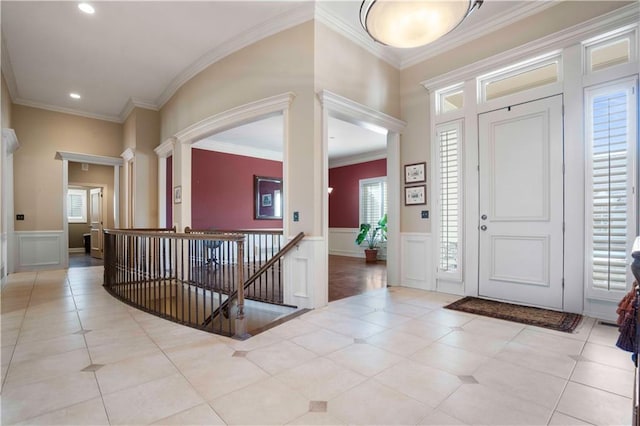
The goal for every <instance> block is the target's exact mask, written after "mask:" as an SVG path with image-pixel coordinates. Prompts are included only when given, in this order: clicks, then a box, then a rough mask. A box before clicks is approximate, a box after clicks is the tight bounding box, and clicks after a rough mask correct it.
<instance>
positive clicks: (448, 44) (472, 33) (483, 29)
mask: <svg viewBox="0 0 640 426" xmlns="http://www.w3.org/2000/svg"><path fill="white" fill-rule="evenodd" d="M557 4H558V3H557V1H553V0H543V1H530V2H525V4H524V5H523V6H521V7H518V8H517V9H515V10H509V11H506V12H502V13H499V14H496V15H494V16H493V17H492V18H491V21H490V22H489V23H488V24H487V23H484V22H483V23H479V24H477V25H475V26H473V27H467V28H464V29H462V28H461V29H460V31H459V32H457V31H454V32H453V33H450V34H447V35H446V36H445V37H442V38H441V39H439V40H438V41H436V42H434V43H431V44H430V45H428V46H427V47H424V48H421V49H419V50H418V51H416V52H415V53H413V54H411V55H408V56H407V57H406V58H405V59H404V60H402V62H401V64H400V67H399V68H400V69H405V68H408V67H410V66H412V65H415V64H418V63H420V62H423V61H426V60H427V59H430V58H433V57H435V56H438V55H440V54H442V53H444V52H447V51H449V50H452V49H454V48H456V47H458V46H462V45H463V44H465V43H468V42H470V41H473V40H475V39H477V38H480V37H483V36H485V35H487V34H490V33H492V32H494V31H497V30H499V29H501V28H504V27H506V26H508V25H511V24H513V23H515V22H518V21H520V20H522V19H524V18H527V17H529V16H532V15H535V14H537V13H540V12H542V11H544V10H546V9H549V8H550V7H553V6H556V5H557ZM481 7H482V6H481Z"/></svg>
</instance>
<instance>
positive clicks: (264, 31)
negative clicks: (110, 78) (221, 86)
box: [155, 2, 314, 108]
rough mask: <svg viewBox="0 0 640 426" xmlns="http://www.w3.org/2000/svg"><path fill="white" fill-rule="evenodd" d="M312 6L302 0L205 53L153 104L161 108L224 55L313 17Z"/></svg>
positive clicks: (174, 80) (172, 82) (310, 3)
mask: <svg viewBox="0 0 640 426" xmlns="http://www.w3.org/2000/svg"><path fill="white" fill-rule="evenodd" d="M313 7H314V2H303V4H302V5H301V6H300V7H298V8H296V9H294V10H289V11H286V12H284V13H282V14H281V15H279V16H276V17H274V18H272V19H269V20H268V21H267V22H264V23H262V24H260V25H258V26H256V27H254V28H252V29H249V30H247V31H245V32H243V33H242V34H241V35H239V36H238V37H235V38H233V39H230V40H227V41H226V42H225V43H223V44H222V45H221V46H219V47H217V48H215V49H213V50H211V51H210V52H208V53H206V54H205V55H204V56H202V57H201V58H200V59H198V60H197V61H195V62H194V63H193V64H191V65H190V66H189V67H187V68H186V69H185V70H184V71H182V72H181V73H180V74H179V75H178V76H177V77H176V78H174V79H173V81H171V83H169V85H168V86H167V88H166V89H165V90H164V91H163V92H162V94H161V95H160V96H159V97H158V99H156V102H155V104H156V105H159V106H160V108H162V107H163V106H164V104H165V103H167V101H169V99H171V97H173V95H175V93H176V92H177V91H178V89H180V88H181V87H182V85H183V84H185V83H186V82H187V81H189V80H191V79H192V78H193V77H195V76H196V75H197V74H198V73H200V72H201V71H203V70H204V69H206V68H207V67H209V66H210V65H212V64H214V63H216V62H218V61H219V60H221V59H223V58H225V57H226V56H229V55H231V54H232V53H235V52H237V51H238V50H240V49H242V48H244V47H247V46H249V45H251V44H253V43H256V42H257V41H260V40H262V39H264V38H266V37H269V36H271V35H274V34H277V33H279V32H281V31H284V30H286V29H289V28H293V27H295V26H297V25H300V24H302V23H304V22H307V21H309V20H311V19H313Z"/></svg>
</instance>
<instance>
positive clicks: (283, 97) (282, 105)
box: [175, 92, 295, 144]
mask: <svg viewBox="0 0 640 426" xmlns="http://www.w3.org/2000/svg"><path fill="white" fill-rule="evenodd" d="M294 98H295V94H294V93H293V92H287V93H283V94H280V95H275V96H271V97H268V98H264V99H260V100H258V101H254V102H250V103H248V104H244V105H240V106H238V107H235V108H231V109H229V110H227V111H223V112H221V113H219V114H216V115H213V116H211V117H207V118H205V119H204V120H201V121H199V122H197V123H195V124H192V125H191V126H189V127H187V128H186V129H183V130H180V131H179V132H177V133H176V134H175V138H176V139H177V141H178V142H179V143H189V144H191V143H194V142H197V141H198V140H200V139H204V138H205V137H207V136H210V135H211V134H213V133H217V132H220V131H222V130H226V129H230V128H232V127H236V126H240V125H242V124H246V123H249V122H251V121H254V120H255V119H256V118H258V117H264V116H267V115H269V114H274V113H281V112H282V111H283V110H285V109H288V108H289V106H290V105H291V102H293V99H294Z"/></svg>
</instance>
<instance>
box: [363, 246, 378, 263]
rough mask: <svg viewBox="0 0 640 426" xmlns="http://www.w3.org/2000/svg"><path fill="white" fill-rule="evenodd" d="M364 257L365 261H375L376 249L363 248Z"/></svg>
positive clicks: (376, 256)
mask: <svg viewBox="0 0 640 426" xmlns="http://www.w3.org/2000/svg"><path fill="white" fill-rule="evenodd" d="M364 257H365V259H366V262H367V263H376V262H377V261H378V249H364Z"/></svg>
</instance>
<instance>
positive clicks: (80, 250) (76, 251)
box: [69, 247, 84, 253]
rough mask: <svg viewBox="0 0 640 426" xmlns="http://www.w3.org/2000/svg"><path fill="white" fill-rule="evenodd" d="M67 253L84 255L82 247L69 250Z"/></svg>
mask: <svg viewBox="0 0 640 426" xmlns="http://www.w3.org/2000/svg"><path fill="white" fill-rule="evenodd" d="M69 253H84V247H75V248H70V249H69Z"/></svg>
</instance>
